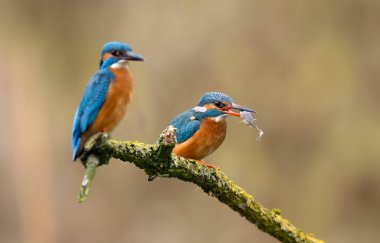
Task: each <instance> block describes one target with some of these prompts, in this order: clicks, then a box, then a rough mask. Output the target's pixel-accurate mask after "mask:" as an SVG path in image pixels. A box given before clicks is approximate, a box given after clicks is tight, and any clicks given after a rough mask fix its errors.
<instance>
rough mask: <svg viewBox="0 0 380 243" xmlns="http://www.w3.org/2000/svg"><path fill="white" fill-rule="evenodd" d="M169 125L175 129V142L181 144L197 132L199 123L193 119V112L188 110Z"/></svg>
mask: <svg viewBox="0 0 380 243" xmlns="http://www.w3.org/2000/svg"><path fill="white" fill-rule="evenodd" d="M170 124H171V125H172V126H174V127H175V128H177V132H176V137H177V142H178V143H183V142H185V141H186V140H187V139H189V138H190V137H191V136H193V134H194V133H195V132H196V131H198V129H199V127H200V124H201V123H200V121H199V120H196V119H195V117H194V111H192V110H188V111H185V112H183V113H181V114H179V115H178V116H176V117H175V118H174V119H173V120H172V121H171V123H170Z"/></svg>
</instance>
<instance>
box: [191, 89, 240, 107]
mask: <svg viewBox="0 0 380 243" xmlns="http://www.w3.org/2000/svg"><path fill="white" fill-rule="evenodd" d="M214 101H220V102H222V101H227V102H228V103H230V104H232V103H233V102H234V101H233V100H232V98H231V97H229V96H228V95H226V94H223V93H220V92H208V93H205V94H203V95H202V97H201V99H200V100H199V102H198V106H203V105H205V104H209V103H212V102H214Z"/></svg>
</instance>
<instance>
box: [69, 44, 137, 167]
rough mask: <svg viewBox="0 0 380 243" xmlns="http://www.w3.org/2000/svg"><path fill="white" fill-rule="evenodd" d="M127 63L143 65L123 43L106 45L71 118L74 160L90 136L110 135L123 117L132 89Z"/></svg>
mask: <svg viewBox="0 0 380 243" xmlns="http://www.w3.org/2000/svg"><path fill="white" fill-rule="evenodd" d="M129 61H144V58H143V57H142V56H140V55H139V54H137V53H134V52H133V51H132V48H131V47H130V46H129V45H127V44H124V43H120V42H109V43H106V44H105V45H104V46H103V48H102V52H101V58H100V65H99V70H98V71H97V72H96V73H95V74H94V75H93V76H92V78H91V79H90V81H89V82H88V84H87V87H86V89H85V90H84V94H83V96H82V100H81V102H80V104H79V106H78V108H77V110H76V112H75V115H74V121H73V127H72V137H71V147H72V149H73V160H76V159H77V158H78V157H79V156H80V155H81V153H82V150H83V146H84V144H85V143H86V141H87V140H88V139H89V138H90V137H91V136H92V135H94V134H96V133H98V132H111V131H112V130H113V129H114V128H115V126H116V125H117V124H118V123H119V122H120V120H121V118H122V117H123V116H124V114H125V111H126V106H127V105H128V103H129V102H130V101H131V96H132V89H133V79H132V76H131V72H130V70H129V67H128V66H129V65H128V64H129Z"/></svg>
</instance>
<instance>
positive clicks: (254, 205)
mask: <svg viewBox="0 0 380 243" xmlns="http://www.w3.org/2000/svg"><path fill="white" fill-rule="evenodd" d="M165 132H167V131H164V132H163V134H165V136H163V135H161V136H160V139H159V143H157V144H144V143H141V142H130V141H117V140H114V139H109V138H108V137H107V136H103V135H100V137H99V136H98V137H97V138H95V139H93V140H91V141H90V142H89V143H88V144H87V145H86V151H91V153H93V154H95V155H97V156H99V157H101V158H103V159H104V160H106V161H108V159H109V158H110V157H114V158H116V159H120V160H122V161H129V162H131V163H133V164H135V165H136V166H137V167H139V168H141V169H143V170H144V171H145V172H146V173H147V174H148V175H150V176H160V177H174V178H178V179H180V180H183V181H188V182H192V183H194V184H196V185H198V186H199V187H200V188H202V189H203V191H205V192H206V193H208V194H209V195H212V196H214V197H216V198H217V199H218V200H219V201H220V202H222V203H224V204H226V205H228V206H229V207H230V208H231V209H232V210H234V211H236V212H238V213H239V214H240V215H241V216H243V217H245V218H246V219H247V220H248V221H250V222H251V223H254V224H256V226H257V227H258V228H259V229H261V230H262V231H263V232H266V233H268V234H270V235H272V236H273V237H275V238H277V239H278V240H280V241H283V242H322V241H321V240H318V239H316V238H315V237H314V236H313V235H311V234H306V233H304V232H302V231H300V230H299V229H297V228H296V227H295V226H294V225H292V224H291V223H290V222H289V221H288V220H287V219H284V218H282V216H281V215H282V212H281V210H280V209H272V210H269V209H266V208H264V207H263V206H262V205H261V204H260V203H258V202H256V201H255V200H254V198H253V196H252V195H250V194H248V193H247V192H246V191H244V190H243V189H242V188H240V187H239V186H237V185H236V184H235V183H234V182H233V181H232V180H230V179H229V178H228V177H227V175H226V174H225V173H223V172H222V171H221V170H220V169H219V168H215V169H212V168H207V167H205V166H202V165H200V164H199V163H197V162H196V161H194V160H189V159H184V158H181V157H177V156H175V155H172V154H171V151H172V149H173V147H174V144H173V143H172V142H171V141H175V138H173V137H168V136H167V133H165ZM86 158H87V157H86ZM105 163H106V162H105Z"/></svg>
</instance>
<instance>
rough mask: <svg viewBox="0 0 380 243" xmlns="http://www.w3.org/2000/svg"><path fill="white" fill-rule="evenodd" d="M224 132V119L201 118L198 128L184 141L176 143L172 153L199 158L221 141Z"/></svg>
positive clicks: (225, 125) (208, 152)
mask: <svg viewBox="0 0 380 243" xmlns="http://www.w3.org/2000/svg"><path fill="white" fill-rule="evenodd" d="M226 132H227V122H226V121H225V120H222V121H219V122H216V121H215V120H214V119H212V118H206V119H203V120H202V122H201V126H200V128H199V130H198V131H196V132H195V133H194V135H193V136H191V138H189V139H188V140H186V141H185V142H183V143H180V144H177V145H176V146H175V147H174V149H173V153H175V154H176V155H178V156H181V157H185V158H189V159H196V160H201V159H203V158H204V157H206V156H208V155H209V154H211V153H212V152H214V151H215V150H216V149H217V148H218V147H219V146H220V145H221V144H222V143H223V141H224V138H225V137H226Z"/></svg>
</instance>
